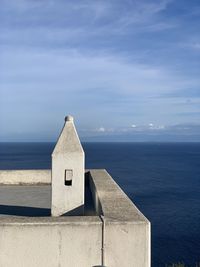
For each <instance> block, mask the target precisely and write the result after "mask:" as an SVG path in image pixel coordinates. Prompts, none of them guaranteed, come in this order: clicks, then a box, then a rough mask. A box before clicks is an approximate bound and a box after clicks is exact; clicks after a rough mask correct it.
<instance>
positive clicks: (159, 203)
mask: <svg viewBox="0 0 200 267" xmlns="http://www.w3.org/2000/svg"><path fill="white" fill-rule="evenodd" d="M54 145H55V144H54V143H0V169H48V168H51V152H52V150H53V147H54ZM83 147H84V150H85V155H86V168H104V169H106V170H107V171H108V172H109V173H110V174H111V175H112V177H113V178H114V179H115V181H116V182H117V183H118V184H119V185H120V186H121V188H122V189H123V190H124V191H125V192H126V194H127V195H128V196H129V198H130V199H131V200H132V201H133V202H134V203H135V204H136V205H137V207H138V208H139V209H140V210H141V211H142V212H143V214H144V215H145V216H146V217H147V218H148V219H149V220H150V222H151V226H152V241H151V242H152V267H165V266H167V265H170V264H172V263H178V262H181V263H185V264H186V265H188V266H194V267H195V264H196V263H199V262H200V143H83Z"/></svg>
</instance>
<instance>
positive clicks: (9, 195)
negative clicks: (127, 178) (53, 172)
mask: <svg viewBox="0 0 200 267" xmlns="http://www.w3.org/2000/svg"><path fill="white" fill-rule="evenodd" d="M85 200H86V201H85V208H84V214H83V216H95V215H96V212H95V209H94V205H93V201H92V195H91V191H90V190H89V187H88V186H86V191H85ZM50 215H51V186H50V185H0V217H2V216H3V217H8V216H12V217H13V216H14V217H18V216H20V217H21V216H23V217H38V216H39V217H43V216H50ZM73 215H74V214H73V212H71V213H66V214H65V215H64V216H73Z"/></svg>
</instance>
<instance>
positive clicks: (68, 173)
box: [51, 116, 85, 216]
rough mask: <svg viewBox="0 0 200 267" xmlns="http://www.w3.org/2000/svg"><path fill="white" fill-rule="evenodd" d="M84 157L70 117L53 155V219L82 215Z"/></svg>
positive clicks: (66, 120) (66, 121)
mask: <svg viewBox="0 0 200 267" xmlns="http://www.w3.org/2000/svg"><path fill="white" fill-rule="evenodd" d="M84 172H85V155H84V151H83V148H82V146H81V143H80V140H79V137H78V135H77V132H76V129H75V126H74V122H73V117H71V116H67V117H66V118H65V124H64V127H63V129H62V132H61V134H60V137H59V139H58V141H57V144H56V146H55V148H54V150H53V153H52V202H51V214H52V216H60V215H63V214H65V213H67V212H70V211H73V210H77V212H78V213H77V214H80V212H81V211H83V206H84V187H85V186H84Z"/></svg>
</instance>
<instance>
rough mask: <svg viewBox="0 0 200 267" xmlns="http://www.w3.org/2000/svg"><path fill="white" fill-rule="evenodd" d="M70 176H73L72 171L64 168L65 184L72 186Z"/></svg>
mask: <svg viewBox="0 0 200 267" xmlns="http://www.w3.org/2000/svg"><path fill="white" fill-rule="evenodd" d="M72 177H73V171H72V170H65V185H66V186H72Z"/></svg>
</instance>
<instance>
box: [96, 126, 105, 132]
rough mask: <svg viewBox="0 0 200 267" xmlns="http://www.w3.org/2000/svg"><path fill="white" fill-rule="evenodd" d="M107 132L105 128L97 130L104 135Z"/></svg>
mask: <svg viewBox="0 0 200 267" xmlns="http://www.w3.org/2000/svg"><path fill="white" fill-rule="evenodd" d="M105 131H106V129H105V128H104V127H100V128H99V129H97V132H101V133H104V132H105Z"/></svg>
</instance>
